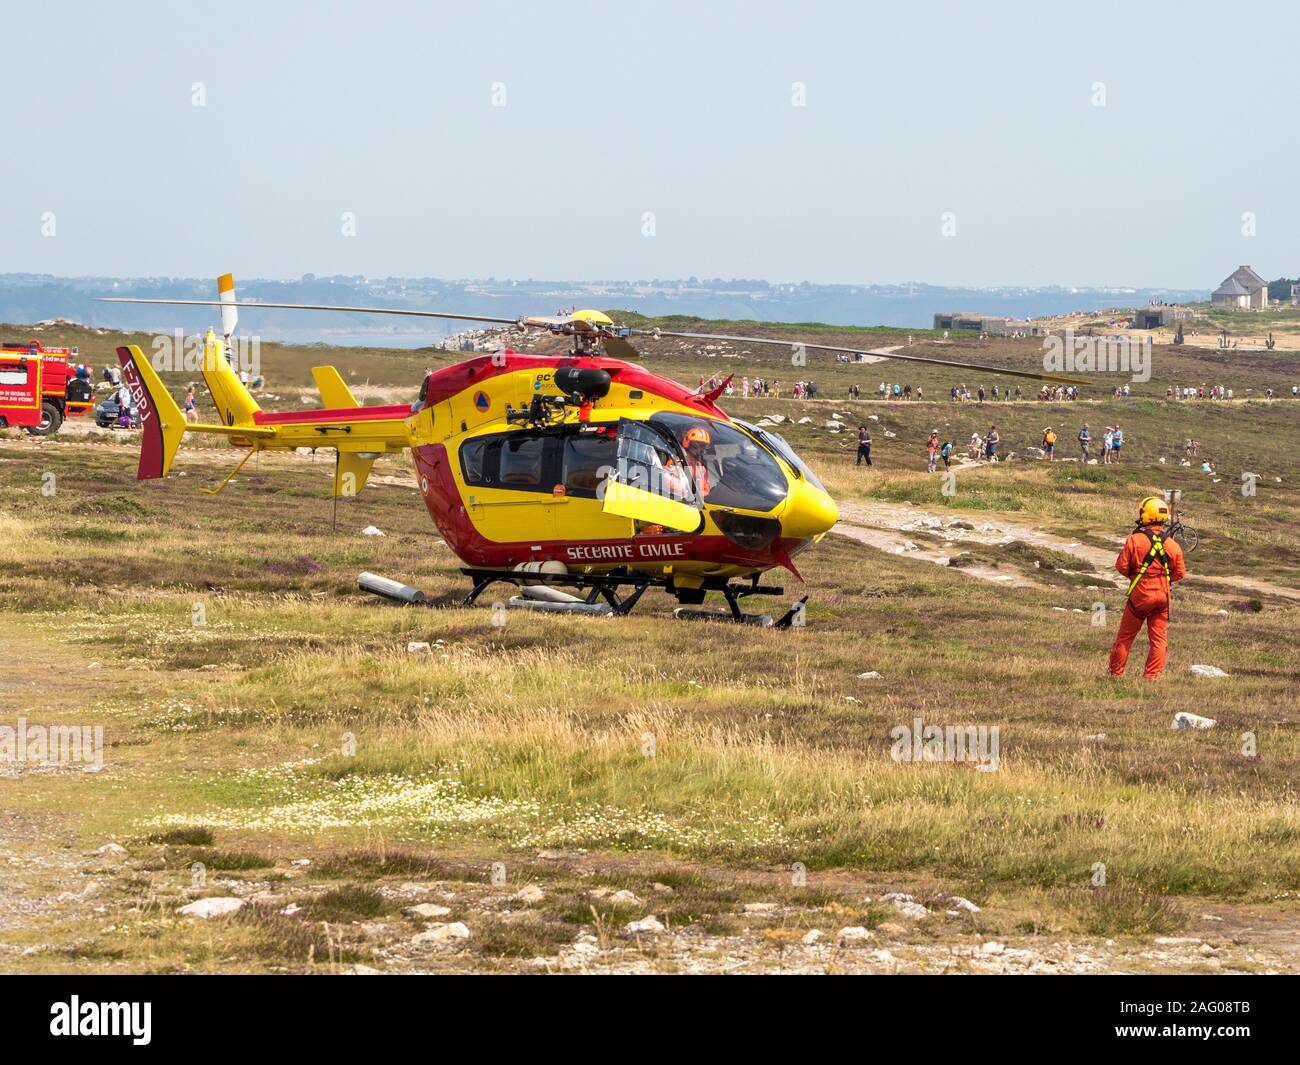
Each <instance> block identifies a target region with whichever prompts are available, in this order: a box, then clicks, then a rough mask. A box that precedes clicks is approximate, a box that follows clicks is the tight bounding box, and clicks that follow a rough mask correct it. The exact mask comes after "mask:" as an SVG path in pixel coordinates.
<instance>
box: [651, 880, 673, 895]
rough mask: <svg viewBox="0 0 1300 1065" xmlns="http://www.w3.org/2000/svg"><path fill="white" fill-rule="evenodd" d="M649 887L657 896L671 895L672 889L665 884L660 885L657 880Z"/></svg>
mask: <svg viewBox="0 0 1300 1065" xmlns="http://www.w3.org/2000/svg"><path fill="white" fill-rule="evenodd" d="M650 887H651V888H653V889H654V891H655V893H656V894H658V895H671V894H673V889H672V888H671V887H669V886H668V885H667V884H661V883H659V881H658V880H656V881H655V882H654V883H653V884H651V885H650Z"/></svg>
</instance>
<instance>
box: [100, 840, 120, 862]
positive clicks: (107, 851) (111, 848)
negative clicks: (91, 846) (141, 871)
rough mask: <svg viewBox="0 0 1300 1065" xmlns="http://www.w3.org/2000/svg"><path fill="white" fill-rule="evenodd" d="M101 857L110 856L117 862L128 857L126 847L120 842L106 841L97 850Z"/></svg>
mask: <svg viewBox="0 0 1300 1065" xmlns="http://www.w3.org/2000/svg"><path fill="white" fill-rule="evenodd" d="M95 853H96V854H98V855H99V856H100V857H101V858H108V859H111V860H112V861H115V862H120V861H121V860H122V859H123V858H125V857H126V848H125V847H123V846H122V845H121V844H120V843H105V844H104V845H103V846H102V847H100V848H99V850H97V851H95Z"/></svg>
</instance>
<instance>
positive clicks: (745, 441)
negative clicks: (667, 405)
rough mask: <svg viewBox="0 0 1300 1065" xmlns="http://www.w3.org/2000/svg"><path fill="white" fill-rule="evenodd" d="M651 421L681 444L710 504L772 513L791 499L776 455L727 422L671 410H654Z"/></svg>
mask: <svg viewBox="0 0 1300 1065" xmlns="http://www.w3.org/2000/svg"><path fill="white" fill-rule="evenodd" d="M650 425H652V426H654V427H655V428H656V429H659V430H660V431H661V432H664V433H665V434H667V435H668V436H670V437H671V438H672V439H673V440H674V441H675V442H676V443H677V444H678V445H679V446H680V447H681V449H682V452H683V454H684V455H685V460H686V468H687V469H688V470H689V471H690V473H691V476H692V477H693V479H694V481H695V484H696V486H697V488H698V489H699V491H700V494H701V496H702V497H703V500H704V502H705V503H709V504H712V505H714V506H720V507H736V508H738V509H740V510H756V511H760V512H766V511H770V510H772V509H774V508H775V507H777V506H778V505H779V504H780V503H781V502H782V501H783V500H784V499H785V497H786V492H787V486H786V479H785V475H784V474H783V473H782V472H781V467H780V466H778V465H777V463H776V460H775V459H774V458H773V457H772V456H771V455H770V454H769V453H768V452H767V451H766V450H765V449H764V448H762V447H760V446H759V445H758V444H757V443H756V442H755V441H754V440H753V439H752V438H750V437H749V436H747V435H746V434H744V433H742V432H740V431H739V430H738V429H735V428H734V427H732V426H730V425H728V424H727V423H726V422H720V421H715V420H713V419H708V418H694V417H692V416H690V415H689V414H677V413H673V412H667V411H665V412H661V413H659V414H655V415H652V416H651V418H650Z"/></svg>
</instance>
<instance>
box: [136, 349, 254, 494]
mask: <svg viewBox="0 0 1300 1065" xmlns="http://www.w3.org/2000/svg"><path fill="white" fill-rule="evenodd" d="M117 357H118V359H120V360H121V362H122V380H123V381H124V382H125V383H126V387H127V388H129V389H130V390H131V398H132V399H133V400H134V401H135V405H136V408H137V409H138V410H139V411H140V430H141V433H142V434H143V439H142V441H141V444H140V469H139V471H138V472H137V474H136V479H137V480H140V481H151V480H153V479H155V478H157V477H166V476H167V474H168V473H170V472H171V468H172V460H173V459H175V458H176V450H177V448H179V447H180V446H181V438H182V437H183V436H184V435H185V434H186V433H187V432H190V433H219V434H223V435H225V436H228V437H233V438H235V439H236V442H239V441H243V442H244V444H245V446H250V447H261V446H263V445H262V440H263V439H268V440H269V439H274V437H275V435H276V430H275V429H274V428H263V427H259V426H253V425H251V424H249V425H246V426H237V427H235V428H233V429H232V428H231V427H230V426H229V425H201V424H190V423H187V422H186V421H185V415H184V414H182V413H181V409H180V407H178V406H176V401H175V400H174V399H172V397H171V393H169V392H168V391H167V386H166V385H164V384H163V383H162V378H160V377H159V376H158V373H157V371H156V370H154V368H153V367H152V366H151V365H150V364H149V360H148V359H146V358H145V357H144V353H143V352H142V351H141V350H140V349H139V347H137V346H136V345H135V344H128V345H127V346H126V347H121V348H118V349H117ZM221 361H222V362H225V359H222V360H221ZM226 368H227V369H229V366H227V367H226ZM235 384H236V385H238V384H239V379H238V378H235ZM240 387H241V388H242V387H243V386H242V385H240ZM249 398H250V400H251V398H252V397H251V396H250V397H249ZM251 421H252V417H251V416H250V417H249V422H250V423H251Z"/></svg>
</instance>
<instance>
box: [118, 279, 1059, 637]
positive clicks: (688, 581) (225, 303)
mask: <svg viewBox="0 0 1300 1065" xmlns="http://www.w3.org/2000/svg"><path fill="white" fill-rule="evenodd" d="M217 287H218V294H219V299H217V300H151V299H138V298H128V297H114V298H106V300H105V302H118V303H156V304H180V305H191V306H218V307H220V308H221V317H222V333H223V337H224V339H221V338H217V337H216V336H215V334H213V333H212V331H211V330H209V333H208V337H207V340H206V342H205V350H204V358H203V365H202V373H203V377H204V380H205V382H206V384H207V386H208V389H209V391H210V392H211V394H212V399H213V401H214V403H215V405H216V408H217V413H218V415H219V416H220V422H219V423H214V424H190V423H187V422H186V420H185V417H184V416H183V414H182V412H181V411H180V409H179V408H178V407H177V405H176V402H175V401H174V400H173V399H172V397H171V395H170V394H169V393H168V392H167V389H166V387H165V386H164V385H163V383H162V381H161V379H160V378H159V377H158V374H157V373H156V372H155V370H154V368H153V366H152V365H151V364H150V362H149V360H148V359H147V358H146V357H145V356H144V355H143V353H142V352H141V350H140V349H139V348H138V347H137V346H135V345H129V346H126V347H121V348H118V349H117V353H118V356H119V358H120V360H121V363H122V368H123V376H124V379H125V381H126V384H127V386H128V387H129V388H130V389H131V391H132V394H133V396H134V398H135V400H136V403H137V404H138V406H139V410H140V418H141V427H142V433H143V441H142V445H141V453H140V465H139V473H138V477H139V479H141V480H147V479H151V478H158V477H165V476H167V474H168V472H169V471H170V470H171V466H172V462H173V459H174V458H175V455H176V451H177V449H178V447H179V446H180V442H181V439H182V437H183V436H184V434H185V433H187V432H196V433H218V434H222V435H224V436H226V437H227V438H229V440H230V442H231V443H232V444H233V445H235V446H236V447H240V448H244V449H246V451H247V454H245V456H244V458H243V460H242V461H241V462H240V464H239V466H237V467H236V468H235V470H234V471H232V473H231V474H230V476H229V477H227V479H226V480H227V482H228V481H229V480H230V478H231V477H233V476H234V474H235V473H236V472H238V470H239V468H240V467H242V465H243V463H244V462H246V461H247V460H248V458H249V457H250V456H252V455H254V454H256V453H257V452H259V451H264V450H290V449H294V448H302V447H306V448H313V449H315V448H332V449H334V450H335V451H336V452H337V455H338V462H337V465H336V468H335V476H334V486H333V494H334V495H335V496H336V497H338V496H345V495H354V494H356V493H357V492H359V491H360V490H361V488H362V487H363V486H364V484H365V482H366V478H367V477H368V476H369V474H370V470H371V467H372V465H373V463H374V461H375V459H376V458H378V457H379V456H380V455H383V454H388V453H393V452H399V451H404V450H408V449H409V450H410V451H411V452H412V455H413V457H414V463H415V473H416V477H417V479H418V481H419V487H420V492H421V494H422V495H423V497H424V501H425V505H426V506H427V507H428V510H429V515H430V517H431V518H432V519H433V522H434V524H435V525H436V526H437V528H438V531H439V533H440V534H441V535H442V537H443V539H444V540H445V541H446V542H447V544H448V546H449V547H450V548H451V549H452V551H454V552H455V554H456V555H457V557H458V558H459V559H460V560H461V561H462V562H464V563H465V567H464V568H463V570H462V572H463V573H465V574H466V575H467V576H468V577H470V578H471V579H472V580H473V582H474V586H473V589H472V590H471V591H470V593H469V594H468V595H467V596H466V597H465V599H464V600H463V603H462V605H465V606H469V605H471V604H473V603H474V601H475V600H476V599H477V598H478V597H479V595H480V594H481V593H482V592H483V591H484V589H485V588H487V587H488V586H490V585H491V584H493V583H494V582H497V581H507V582H510V583H514V584H521V585H525V586H538V585H541V586H543V587H546V588H548V589H553V590H554V591H551V592H549V593H542V594H541V595H540V596H539V597H538V598H537V599H533V600H529V601H521V602H520V603H519V605H528V606H536V605H538V604H539V603H540V604H542V606H543V608H549V609H561V610H562V609H566V608H574V609H581V608H582V607H583V606H585V607H587V608H589V609H590V610H591V611H592V612H595V611H604V612H612V613H615V614H626V613H627V612H628V611H630V610H631V609H632V607H633V606H635V604H636V603H637V601H638V600H639V599H640V597H641V595H642V593H643V592H644V591H645V590H646V589H647V588H650V587H660V588H663V589H665V590H666V591H667V592H669V593H670V594H672V595H674V596H675V597H676V598H677V600H678V602H679V603H680V604H682V607H679V609H678V611H677V613H678V614H679V615H683V616H710V617H722V618H726V619H730V620H736V621H749V622H758V623H760V624H771V619H770V618H769V617H768V616H767V615H747V614H744V613H743V612H742V611H741V609H740V605H739V600H740V599H741V598H743V597H745V596H748V595H755V594H760V595H767V594H770V595H780V594H783V589H781V588H775V587H764V586H762V585H761V584H760V580H761V577H762V575H763V574H764V573H766V572H767V571H768V570H771V569H773V568H774V567H784V568H785V569H787V570H789V571H791V572H792V573H793V574H794V575H795V576H796V577H798V576H799V573H798V570H797V569H796V568H795V564H794V559H795V557H796V556H797V555H799V554H800V552H802V551H804V550H806V549H807V548H808V547H809V546H811V545H812V544H814V543H816V542H817V541H819V540H820V539H821V538H822V537H823V536H825V535H826V533H827V532H828V531H829V530H830V529H831V527H832V526H833V525H834V524H835V522H836V521H837V520H838V510H837V508H836V505H835V502H834V501H833V500H832V499H831V497H830V495H829V494H828V493H827V491H826V489H825V488H824V487H823V486H822V484H821V482H820V481H819V480H818V479H817V476H816V475H815V474H814V473H813V471H812V470H811V469H810V468H809V467H808V465H807V464H806V463H805V462H804V461H803V460H802V459H801V458H800V457H799V456H798V455H797V454H796V453H795V451H794V449H793V448H791V447H790V445H789V444H788V443H786V441H785V440H783V439H782V438H781V437H780V436H778V435H776V434H775V433H772V432H770V431H768V430H766V429H764V428H761V427H759V426H757V425H751V424H749V423H747V422H743V421H739V420H737V419H734V418H731V417H729V416H728V415H727V414H726V413H725V412H724V411H723V410H722V409H721V408H719V407H718V405H717V401H718V399H719V397H720V396H721V395H722V393H723V392H724V390H725V388H726V383H727V382H725V381H724V382H723V383H722V384H721V385H718V386H716V387H714V388H711V389H696V390H692V389H689V388H686V387H684V386H682V385H680V384H678V383H677V382H675V381H672V380H669V379H668V378H666V377H662V376H660V375H658V374H655V373H651V372H650V371H649V370H647V369H645V368H644V367H642V366H640V365H636V364H634V363H631V362H628V361H626V359H627V358H628V357H635V356H636V351H635V349H634V348H633V346H632V343H631V339H630V338H631V337H634V336H637V335H642V336H654V337H660V336H667V337H682V338H687V339H709V340H719V339H729V340H734V341H740V342H743V343H746V344H769V345H776V346H782V347H787V348H789V347H795V346H802V347H804V348H807V349H817V350H824V351H833V352H837V353H847V354H853V353H854V349H851V348H839V347H834V346H828V345H824V344H806V345H795V344H794V343H792V342H791V341H784V340H772V339H770V338H760V337H722V336H719V335H717V334H712V333H708V334H697V333H677V332H668V331H662V330H658V329H654V330H642V329H633V328H628V327H620V326H618V325H616V324H615V323H614V322H613V321H612V320H611V319H610V318H609V317H608V316H607V315H605V314H603V313H601V312H599V311H591V310H582V311H575V312H574V313H572V314H567V315H555V316H547V317H524V318H493V317H484V316H481V315H468V314H455V313H449V312H439V311H417V310H398V309H390V308H376V307H336V306H327V305H318V304H289V303H261V302H258V303H238V302H236V300H235V293H234V283H233V280H232V278H231V276H230V275H229V274H226V275H223V276H222V277H221V278H219V279H218V286H217ZM259 307H264V308H289V309H299V310H313V311H341V312H349V313H363V314H399V315H409V316H416V317H428V318H443V319H452V320H459V321H475V322H486V323H492V324H501V325H509V326H523V327H528V328H536V329H541V330H546V331H548V332H550V333H553V334H557V335H562V336H567V337H570V338H572V341H573V349H572V350H571V351H570V352H569V353H568V354H565V355H558V356H557V355H528V354H520V353H518V352H514V351H510V350H502V351H498V352H495V353H493V354H490V355H488V354H485V355H481V356H478V357H475V358H470V359H467V360H465V361H463V362H458V363H456V364H454V365H451V366H447V367H444V368H442V369H440V370H437V371H435V372H431V373H429V374H427V375H426V376H425V378H424V380H423V382H422V384H421V385H420V390H419V395H418V397H417V399H416V400H415V402H413V403H409V404H405V403H403V404H396V405H391V406H369V407H367V406H362V405H361V404H360V403H358V402H357V400H356V398H355V397H354V396H353V395H352V392H351V390H350V389H349V388H348V386H347V384H346V383H345V382H344V381H343V379H342V377H341V376H340V375H339V373H338V371H337V370H336V369H335V368H334V367H332V366H318V367H314V368H313V369H312V376H313V378H314V379H315V382H316V386H317V388H318V389H319V391H320V395H321V401H322V404H323V406H322V408H321V409H312V410H299V411H288V412H271V411H264V410H262V409H261V408H260V407H259V406H258V404H257V402H256V400H255V399H254V398H253V396H252V394H251V393H250V392H249V391H248V389H247V388H246V387H245V386H244V384H243V383H242V381H241V380H240V377H239V375H238V374H237V373H236V372H235V371H234V368H233V367H232V365H231V363H230V360H229V358H228V357H227V356H226V351H227V348H228V347H229V345H230V340H231V336H232V334H233V333H234V330H235V326H236V324H237V321H238V311H239V310H240V309H244V310H248V309H256V308H259ZM611 356H621V357H622V358H614V357H611ZM892 357H895V358H900V359H906V360H909V361H915V362H928V363H936V364H939V365H944V366H958V367H963V368H968V369H975V370H984V371H986V372H996V373H1003V374H1009V375H1012V376H1017V377H1031V378H1042V379H1056V378H1049V377H1048V375H1044V374H1036V373H1029V372H1025V371H1017V370H995V369H994V368H992V367H987V366H983V367H981V366H974V365H972V364H969V363H961V362H952V361H948V360H942V359H933V358H928V357H922V356H914V355H894V356H892ZM223 483H224V482H223ZM525 574H526V575H525ZM800 579H802V578H800ZM564 587H569V588H573V589H575V590H577V591H579V592H582V593H584V594H585V599H583V598H579V597H576V596H573V595H571V594H568V593H565V592H563V591H560V589H562V588H564ZM625 588H627V589H630V591H629V592H627V593H624V592H623V589H625ZM710 591H714V592H719V593H721V594H722V595H723V597H724V598H725V599H726V601H727V605H728V608H729V611H728V613H727V614H722V615H718V614H712V613H708V614H706V612H703V611H698V610H691V609H690V608H691V607H692V606H695V605H697V604H700V603H702V602H703V601H704V598H705V595H706V593H708V592H710ZM806 598H807V597H806V596H805V597H804V600H800V603H798V604H796V605H795V606H794V607H792V608H791V609H790V610H789V611H788V612H787V613H786V614H785V615H784V616H783V617H782V618H781V619H780V620H779V621H777V622H776V624H777V625H778V626H782V627H783V626H786V625H788V624H790V623H791V622H795V623H797V622H798V621H799V620H800V619H801V616H802V603H803V602H804V601H805V600H806ZM512 602H515V600H512Z"/></svg>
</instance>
